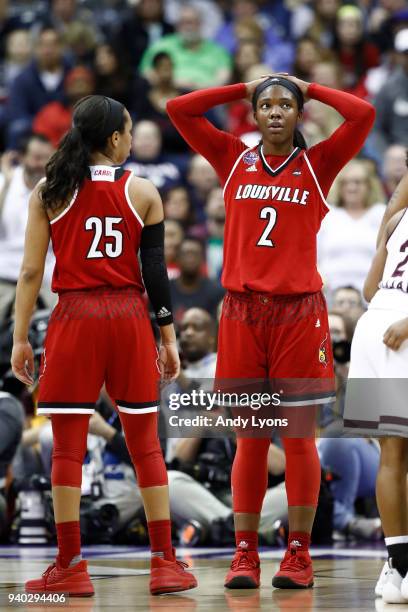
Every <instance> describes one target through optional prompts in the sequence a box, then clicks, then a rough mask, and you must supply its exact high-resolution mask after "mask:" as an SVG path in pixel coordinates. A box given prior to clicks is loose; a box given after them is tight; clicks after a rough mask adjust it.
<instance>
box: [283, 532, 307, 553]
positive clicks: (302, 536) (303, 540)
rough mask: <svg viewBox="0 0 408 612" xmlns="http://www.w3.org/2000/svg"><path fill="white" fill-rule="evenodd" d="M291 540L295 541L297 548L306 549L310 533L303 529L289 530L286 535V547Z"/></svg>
mask: <svg viewBox="0 0 408 612" xmlns="http://www.w3.org/2000/svg"><path fill="white" fill-rule="evenodd" d="M292 542H296V548H297V550H302V551H308V550H309V546H310V533H306V532H305V531H291V532H290V533H289V537H288V548H289V546H290V545H291V543H292Z"/></svg>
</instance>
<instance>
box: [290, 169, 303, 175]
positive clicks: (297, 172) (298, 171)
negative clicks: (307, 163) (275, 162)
mask: <svg viewBox="0 0 408 612" xmlns="http://www.w3.org/2000/svg"><path fill="white" fill-rule="evenodd" d="M292 174H294V175H295V176H300V175H301V174H302V172H301V171H300V170H294V171H293V172H292Z"/></svg>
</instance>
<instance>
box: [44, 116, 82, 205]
mask: <svg viewBox="0 0 408 612" xmlns="http://www.w3.org/2000/svg"><path fill="white" fill-rule="evenodd" d="M90 154H91V150H90V147H89V146H88V145H87V144H86V143H85V142H84V140H83V137H82V135H81V132H80V131H79V129H78V128H77V127H73V128H72V129H71V130H70V131H69V132H68V133H67V134H66V135H65V136H64V138H63V139H62V141H61V143H60V145H59V147H58V149H57V151H55V153H54V155H53V156H52V157H51V159H50V160H49V162H48V164H47V165H46V169H45V176H46V181H45V183H44V184H43V186H42V187H41V189H40V195H41V200H42V204H43V207H44V208H45V209H49V210H57V209H58V208H60V207H61V206H64V204H66V203H67V202H68V201H69V200H70V199H71V198H72V196H73V194H74V192H75V190H76V189H78V188H79V187H80V186H81V185H82V182H83V180H84V178H85V176H86V173H87V170H88V166H89V161H90Z"/></svg>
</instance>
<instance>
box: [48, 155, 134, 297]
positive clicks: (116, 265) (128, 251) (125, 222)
mask: <svg viewBox="0 0 408 612" xmlns="http://www.w3.org/2000/svg"><path fill="white" fill-rule="evenodd" d="M131 177H132V173H131V172H129V171H127V170H123V168H115V167H112V166H101V165H100V166H90V168H89V173H88V176H87V178H85V180H84V181H83V183H82V185H81V187H80V188H79V189H78V190H77V192H76V193H75V194H74V196H73V197H72V200H71V202H70V203H69V205H68V207H67V208H65V209H64V210H63V211H62V213H61V214H60V215H58V216H57V217H56V218H55V219H53V220H52V221H50V229H51V240H52V246H53V250H54V254H55V260H56V263H55V268H54V274H53V279H52V290H53V291H54V292H57V293H62V292H64V291H73V290H85V289H95V288H97V287H114V288H121V287H135V288H137V289H139V290H140V291H141V292H143V291H144V285H143V281H142V277H141V273H140V267H139V261H138V251H139V246H140V238H141V233H142V229H143V221H142V220H141V219H140V217H139V215H138V214H137V212H136V211H135V209H134V208H133V206H132V205H131V203H130V199H129V191H128V189H129V182H130V180H131Z"/></svg>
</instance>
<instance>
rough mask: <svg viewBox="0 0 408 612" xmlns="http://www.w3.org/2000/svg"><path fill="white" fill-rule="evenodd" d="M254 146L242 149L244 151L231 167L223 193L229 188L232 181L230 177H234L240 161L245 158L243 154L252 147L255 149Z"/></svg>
mask: <svg viewBox="0 0 408 612" xmlns="http://www.w3.org/2000/svg"><path fill="white" fill-rule="evenodd" d="M253 148H254V147H248V149H245V150H244V151H242V153H241V154H240V155H239V156H238V157H237V159H236V160H235V163H234V165H233V166H232V168H231V172H230V173H229V175H228V178H227V180H226V181H225V185H224V189H223V190H222V195H223V196H224V195H225V190H226V189H227V186H228V183H229V182H230V179H231V177H232V175H233V174H234V172H235V168H236V167H237V166H238V164H239V162H240V161H241V159H242V158H243V156H244V155H245V153H247V152H248V151H250V150H251V149H253Z"/></svg>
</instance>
